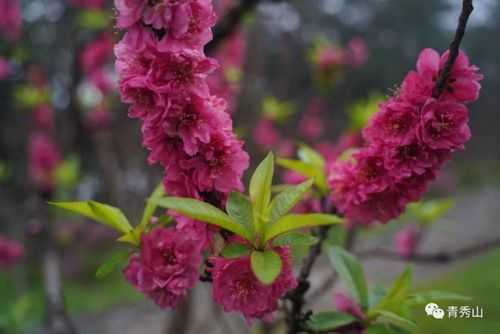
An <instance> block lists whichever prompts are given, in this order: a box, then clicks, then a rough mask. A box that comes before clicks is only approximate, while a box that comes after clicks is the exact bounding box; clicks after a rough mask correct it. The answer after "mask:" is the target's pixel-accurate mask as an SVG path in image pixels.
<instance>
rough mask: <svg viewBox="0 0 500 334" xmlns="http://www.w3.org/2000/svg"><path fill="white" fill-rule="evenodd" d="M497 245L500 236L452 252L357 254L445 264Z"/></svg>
mask: <svg viewBox="0 0 500 334" xmlns="http://www.w3.org/2000/svg"><path fill="white" fill-rule="evenodd" d="M499 247H500V238H498V239H494V240H491V241H488V242H485V243H481V244H477V245H472V246H468V247H464V248H461V249H458V250H456V251H453V252H439V253H434V254H418V253H417V254H413V255H411V256H402V255H400V254H398V253H396V252H393V251H391V250H387V249H371V250H366V251H363V252H359V253H357V255H358V256H360V257H362V258H364V259H383V260H391V261H405V262H413V263H419V264H445V263H450V262H454V261H459V260H463V259H466V258H468V257H473V256H478V255H481V254H483V253H485V252H488V251H490V250H493V249H495V248H499Z"/></svg>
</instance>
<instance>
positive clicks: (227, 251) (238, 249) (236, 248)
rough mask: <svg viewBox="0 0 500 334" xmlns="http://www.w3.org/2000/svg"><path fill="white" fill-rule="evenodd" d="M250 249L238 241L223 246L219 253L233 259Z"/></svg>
mask: <svg viewBox="0 0 500 334" xmlns="http://www.w3.org/2000/svg"><path fill="white" fill-rule="evenodd" d="M250 251H251V249H250V248H248V246H246V245H243V244H238V243H232V244H229V245H227V246H226V247H224V249H223V250H222V253H221V255H222V256H223V257H225V258H228V259H235V258H239V257H242V256H246V255H249V254H250Z"/></svg>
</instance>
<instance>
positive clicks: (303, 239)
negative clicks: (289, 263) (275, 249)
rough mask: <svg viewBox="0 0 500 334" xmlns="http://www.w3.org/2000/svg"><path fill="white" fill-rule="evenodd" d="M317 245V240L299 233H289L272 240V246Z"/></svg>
mask: <svg viewBox="0 0 500 334" xmlns="http://www.w3.org/2000/svg"><path fill="white" fill-rule="evenodd" d="M316 243H318V238H316V237H313V236H312V235H309V234H305V233H300V232H289V233H286V234H282V235H280V236H278V237H276V238H275V239H274V240H273V245H274V246H305V247H308V246H312V245H315V244H316Z"/></svg>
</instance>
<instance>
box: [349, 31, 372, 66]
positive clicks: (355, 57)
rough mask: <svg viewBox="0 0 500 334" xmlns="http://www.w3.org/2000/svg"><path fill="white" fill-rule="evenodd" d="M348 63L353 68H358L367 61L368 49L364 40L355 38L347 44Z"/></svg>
mask: <svg viewBox="0 0 500 334" xmlns="http://www.w3.org/2000/svg"><path fill="white" fill-rule="evenodd" d="M347 49H348V51H347V52H348V61H349V62H350V63H351V64H352V66H354V67H360V66H362V65H364V64H365V63H366V61H367V60H368V48H367V46H366V43H365V41H364V39H362V38H361V37H355V38H353V39H351V40H350V41H349V43H348V44H347Z"/></svg>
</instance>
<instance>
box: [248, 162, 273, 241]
mask: <svg viewBox="0 0 500 334" xmlns="http://www.w3.org/2000/svg"><path fill="white" fill-rule="evenodd" d="M273 173H274V156H273V153H272V152H269V154H268V155H267V157H266V158H265V159H264V160H263V161H262V162H261V163H260V164H259V166H258V167H257V169H256V170H255V172H254V174H253V175H252V178H251V179H250V189H249V191H250V200H251V201H252V205H253V213H254V219H255V223H256V230H257V232H258V233H261V232H262V230H263V226H264V224H265V222H266V220H267V217H266V216H267V212H266V211H267V207H268V205H269V201H270V200H271V185H272V183H273Z"/></svg>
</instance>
